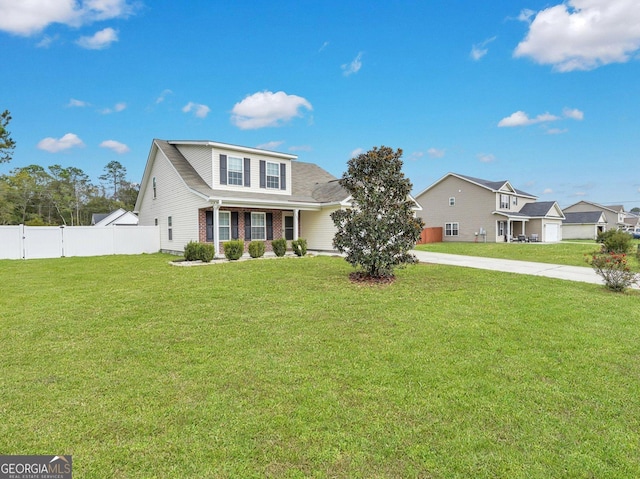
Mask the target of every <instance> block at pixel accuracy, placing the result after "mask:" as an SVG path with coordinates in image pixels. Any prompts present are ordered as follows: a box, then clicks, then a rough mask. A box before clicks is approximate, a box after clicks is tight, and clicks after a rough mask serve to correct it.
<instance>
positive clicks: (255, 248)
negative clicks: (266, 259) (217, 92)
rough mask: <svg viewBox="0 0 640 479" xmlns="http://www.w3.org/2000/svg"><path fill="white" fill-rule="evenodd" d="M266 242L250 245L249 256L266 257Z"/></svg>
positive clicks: (254, 242)
mask: <svg viewBox="0 0 640 479" xmlns="http://www.w3.org/2000/svg"><path fill="white" fill-rule="evenodd" d="M264 250H265V247H264V241H252V242H251V243H249V256H251V257H252V258H261V257H262V256H264Z"/></svg>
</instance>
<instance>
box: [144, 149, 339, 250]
mask: <svg viewBox="0 0 640 479" xmlns="http://www.w3.org/2000/svg"><path fill="white" fill-rule="evenodd" d="M348 201H349V195H348V193H347V192H346V190H344V189H343V188H342V187H341V186H340V184H339V183H338V180H337V179H336V178H335V177H334V176H333V175H331V174H330V173H328V172H327V171H325V170H323V169H322V168H320V167H319V166H317V165H315V164H312V163H303V162H299V161H298V160H297V156H295V155H290V154H286V153H278V152H273V151H267V150H262V149H257V148H249V147H244V146H236V145H229V144H225V143H218V142H213V141H165V140H158V139H156V140H153V143H152V145H151V150H150V152H149V156H148V159H147V164H146V167H145V170H144V175H143V178H142V182H141V185H140V193H139V195H138V199H137V201H136V206H135V212H137V214H138V217H139V224H140V225H142V226H145V225H157V226H160V248H161V250H163V251H168V252H174V253H182V252H183V251H184V247H185V245H186V244H187V243H188V242H189V241H201V242H211V243H213V244H214V245H215V250H216V252H218V254H219V253H222V252H223V248H222V243H223V242H224V241H227V240H230V239H242V240H244V241H245V246H248V242H249V241H252V240H261V241H265V242H266V246H267V251H270V249H271V240H273V239H278V238H286V239H287V240H294V239H298V238H299V237H303V238H305V239H306V240H307V242H308V247H309V249H312V250H320V251H322V250H328V251H330V250H333V249H334V248H333V244H332V243H333V237H334V235H335V227H334V225H333V221H332V220H331V218H330V216H329V215H330V213H331V212H333V211H335V210H336V209H340V208H343V207H347V206H348V205H349V203H348Z"/></svg>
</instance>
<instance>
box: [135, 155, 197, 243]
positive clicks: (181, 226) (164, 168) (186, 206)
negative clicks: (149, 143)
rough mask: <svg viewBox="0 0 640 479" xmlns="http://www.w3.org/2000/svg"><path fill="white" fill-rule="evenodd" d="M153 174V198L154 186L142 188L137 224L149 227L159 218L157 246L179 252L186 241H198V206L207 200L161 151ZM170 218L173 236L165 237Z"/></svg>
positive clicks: (152, 171) (157, 156)
mask: <svg viewBox="0 0 640 479" xmlns="http://www.w3.org/2000/svg"><path fill="white" fill-rule="evenodd" d="M154 176H155V177H156V185H157V187H156V191H157V195H156V198H155V199H153V188H150V187H148V188H145V191H144V197H143V199H142V203H141V204H140V209H139V224H140V225H141V226H151V225H153V224H154V221H155V219H156V218H157V219H158V226H159V227H160V249H162V250H168V251H175V252H182V251H184V247H185V245H186V244H187V243H188V242H189V241H198V209H199V208H203V207H205V206H207V202H206V201H205V200H204V199H201V198H200V197H198V196H197V195H195V194H194V193H193V192H191V191H190V190H189V189H188V188H187V187H186V186H185V184H184V182H183V181H182V179H181V178H180V176H179V175H178V174H177V173H176V171H175V170H174V169H173V167H172V166H171V164H170V163H169V161H168V160H167V159H166V158H165V157H164V155H163V154H162V153H161V152H160V151H156V157H155V158H154V161H153V166H152V168H151V173H150V178H153V177H154ZM169 216H171V218H172V229H173V239H172V240H171V241H169V238H168V224H167V222H168V218H169Z"/></svg>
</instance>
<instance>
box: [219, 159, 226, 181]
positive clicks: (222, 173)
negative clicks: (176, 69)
mask: <svg viewBox="0 0 640 479" xmlns="http://www.w3.org/2000/svg"><path fill="white" fill-rule="evenodd" d="M220 184H221V185H226V184H227V155H220Z"/></svg>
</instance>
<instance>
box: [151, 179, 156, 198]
mask: <svg viewBox="0 0 640 479" xmlns="http://www.w3.org/2000/svg"><path fill="white" fill-rule="evenodd" d="M151 182H152V183H153V199H154V200H155V199H156V198H157V188H156V187H157V184H156V177H155V176H154V177H153V179H152V181H151Z"/></svg>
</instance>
